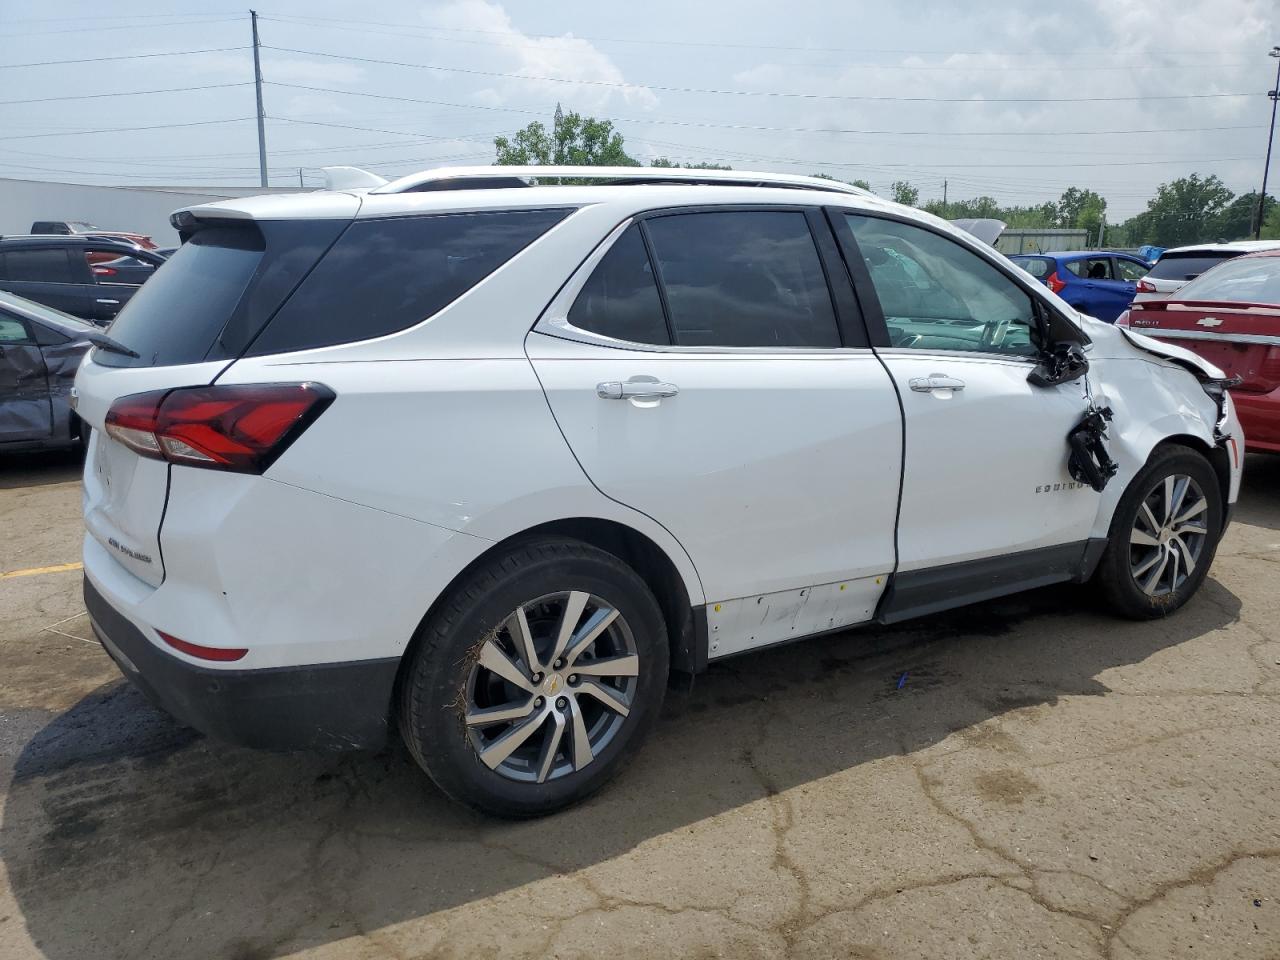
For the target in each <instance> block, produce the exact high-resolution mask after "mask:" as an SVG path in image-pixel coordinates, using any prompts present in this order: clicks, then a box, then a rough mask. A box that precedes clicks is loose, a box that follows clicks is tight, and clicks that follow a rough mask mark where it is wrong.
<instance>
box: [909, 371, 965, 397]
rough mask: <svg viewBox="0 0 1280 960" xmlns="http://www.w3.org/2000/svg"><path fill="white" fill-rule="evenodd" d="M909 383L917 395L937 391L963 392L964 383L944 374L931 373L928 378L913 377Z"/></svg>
mask: <svg viewBox="0 0 1280 960" xmlns="http://www.w3.org/2000/svg"><path fill="white" fill-rule="evenodd" d="M908 383H910V385H911V389H912V390H914V391H915V392H916V393H933V391H935V390H963V389H964V381H963V380H957V379H956V378H955V377H948V376H947V375H946V374H943V373H931V374H929V376H927V377H912V378H911V379H910V380H909V381H908Z"/></svg>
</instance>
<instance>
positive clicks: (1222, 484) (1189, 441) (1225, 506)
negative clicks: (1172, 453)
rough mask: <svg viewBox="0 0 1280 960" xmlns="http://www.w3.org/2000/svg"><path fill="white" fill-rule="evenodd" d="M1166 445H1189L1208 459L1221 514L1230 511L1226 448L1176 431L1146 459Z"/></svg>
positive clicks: (1228, 465) (1228, 463)
mask: <svg viewBox="0 0 1280 960" xmlns="http://www.w3.org/2000/svg"><path fill="white" fill-rule="evenodd" d="M1168 446H1180V447H1190V448H1191V449H1192V450H1194V451H1196V453H1199V454H1202V455H1203V456H1204V458H1205V459H1206V460H1208V461H1209V465H1210V466H1211V467H1213V472H1214V475H1215V476H1217V478H1218V493H1219V494H1220V495H1221V497H1222V515H1223V516H1224V517H1226V516H1228V515H1229V514H1230V512H1231V503H1230V497H1231V455H1230V454H1229V453H1227V450H1226V448H1225V447H1221V446H1217V445H1215V444H1209V443H1205V441H1204V439H1203V438H1201V437H1197V436H1195V435H1193V434H1190V433H1176V434H1173V435H1172V436H1168V437H1165V438H1164V439H1163V440H1161V441H1160V442H1159V443H1157V444H1156V445H1155V447H1153V448H1152V450H1151V455H1150V456H1148V458H1147V459H1148V460H1150V458H1151V456H1154V455H1155V453H1156V451H1157V450H1159V449H1160V448H1161V447H1168Z"/></svg>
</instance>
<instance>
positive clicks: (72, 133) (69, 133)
mask: <svg viewBox="0 0 1280 960" xmlns="http://www.w3.org/2000/svg"><path fill="white" fill-rule="evenodd" d="M252 119H253V117H232V118H231V119H229V120H191V121H188V122H187V123H157V124H153V125H151V126H147V127H105V128H103V129H99V130H63V131H60V132H58V133H21V134H18V135H16V136H14V135H9V136H4V137H0V140H36V139H39V138H41V137H82V136H88V135H89V134H95V133H129V132H132V131H134V130H172V129H174V128H175V127H204V126H209V125H211V124H215V123H240V122H241V121H243V120H252Z"/></svg>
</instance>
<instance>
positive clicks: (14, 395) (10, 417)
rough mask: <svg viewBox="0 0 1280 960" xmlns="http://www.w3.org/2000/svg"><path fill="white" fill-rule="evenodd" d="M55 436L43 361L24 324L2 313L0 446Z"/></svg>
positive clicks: (0, 338)
mask: <svg viewBox="0 0 1280 960" xmlns="http://www.w3.org/2000/svg"><path fill="white" fill-rule="evenodd" d="M52 432H53V417H52V408H51V407H50V403H49V380H48V378H47V377H46V375H45V366H44V357H43V356H42V355H41V353H40V347H39V346H38V345H37V344H36V341H35V339H34V338H33V337H32V336H31V330H30V329H29V327H28V325H27V323H26V321H25V320H22V319H21V318H19V317H15V316H13V315H11V314H8V313H3V312H0V444H3V443H8V442H11V441H17V440H45V439H48V437H49V435H50V434H51V433H52Z"/></svg>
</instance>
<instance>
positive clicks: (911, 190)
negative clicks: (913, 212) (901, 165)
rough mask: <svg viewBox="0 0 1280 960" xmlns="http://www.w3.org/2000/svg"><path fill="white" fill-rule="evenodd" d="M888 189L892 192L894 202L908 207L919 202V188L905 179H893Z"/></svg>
mask: <svg viewBox="0 0 1280 960" xmlns="http://www.w3.org/2000/svg"><path fill="white" fill-rule="evenodd" d="M889 189H890V190H891V191H892V193H893V202H894V203H904V204H906V205H907V206H908V207H914V206H915V205H916V204H917V203H919V202H920V190H919V189H918V188H917V187H915V186H913V185H912V184H910V183H908V182H907V181H906V180H895V181H893V183H891V184H890V185H889Z"/></svg>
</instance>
